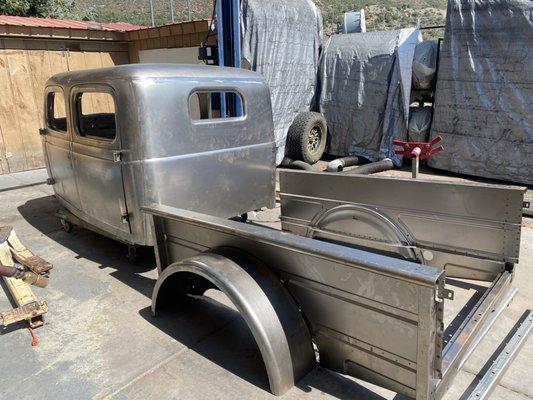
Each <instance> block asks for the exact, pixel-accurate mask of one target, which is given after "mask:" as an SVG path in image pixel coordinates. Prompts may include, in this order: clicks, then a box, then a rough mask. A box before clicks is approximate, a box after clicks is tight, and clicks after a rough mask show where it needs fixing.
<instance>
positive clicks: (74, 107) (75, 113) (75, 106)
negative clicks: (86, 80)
mask: <svg viewBox="0 0 533 400" xmlns="http://www.w3.org/2000/svg"><path fill="white" fill-rule="evenodd" d="M86 93H95V94H108V95H110V96H111V98H112V100H113V106H114V116H115V136H114V137H113V138H112V139H111V138H106V137H103V136H93V135H86V134H83V132H82V131H81V130H80V117H81V115H83V114H81V115H80V111H82V110H81V109H80V108H79V104H80V103H79V99H81V96H82V95H83V94H86ZM70 106H71V119H72V126H73V131H74V132H75V136H76V138H77V139H79V140H80V141H88V142H92V143H101V144H103V145H105V146H110V145H114V144H115V143H116V142H117V140H118V137H119V121H118V102H117V97H116V94H115V91H114V90H113V88H112V87H111V86H109V85H105V84H99V85H86V84H83V85H76V86H74V87H73V88H72V89H71V93H70ZM87 115H90V114H87Z"/></svg>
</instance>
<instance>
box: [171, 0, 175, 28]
mask: <svg viewBox="0 0 533 400" xmlns="http://www.w3.org/2000/svg"><path fill="white" fill-rule="evenodd" d="M170 21H171V22H172V23H174V1H173V0H170Z"/></svg>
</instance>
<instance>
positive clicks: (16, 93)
mask: <svg viewBox="0 0 533 400" xmlns="http://www.w3.org/2000/svg"><path fill="white" fill-rule="evenodd" d="M7 59H8V65H9V74H10V79H11V87H12V91H13V100H14V106H15V112H16V113H17V115H18V119H19V129H20V130H19V135H20V136H21V137H22V142H23V144H24V152H25V155H26V163H27V167H28V169H35V168H41V167H43V166H44V158H43V152H42V144H41V138H40V136H39V125H40V123H39V111H38V105H37V101H36V99H35V95H34V93H33V88H32V86H31V80H32V78H31V73H30V67H29V65H28V57H27V50H22V51H21V50H12V51H8V52H7ZM39 104H40V102H39Z"/></svg>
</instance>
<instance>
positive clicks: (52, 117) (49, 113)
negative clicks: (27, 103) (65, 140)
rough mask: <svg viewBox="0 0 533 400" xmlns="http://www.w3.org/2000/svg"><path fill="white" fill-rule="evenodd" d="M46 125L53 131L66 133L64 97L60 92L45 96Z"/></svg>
mask: <svg viewBox="0 0 533 400" xmlns="http://www.w3.org/2000/svg"><path fill="white" fill-rule="evenodd" d="M46 124H47V125H48V128H49V129H52V130H54V131H57V132H66V131H67V110H66V105H65V96H64V95H63V92H62V91H60V90H54V91H52V92H49V93H48V94H47V95H46Z"/></svg>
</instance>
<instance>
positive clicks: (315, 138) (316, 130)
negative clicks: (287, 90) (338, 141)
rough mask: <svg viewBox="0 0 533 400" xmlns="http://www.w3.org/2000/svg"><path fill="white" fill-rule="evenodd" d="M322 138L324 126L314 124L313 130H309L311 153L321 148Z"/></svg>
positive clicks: (309, 148)
mask: <svg viewBox="0 0 533 400" xmlns="http://www.w3.org/2000/svg"><path fill="white" fill-rule="evenodd" d="M321 138H322V128H321V127H320V126H319V125H315V126H313V129H311V132H309V136H308V141H307V149H308V150H309V151H310V152H311V153H316V152H317V151H318V149H319V148H320V140H321Z"/></svg>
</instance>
